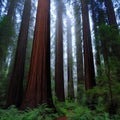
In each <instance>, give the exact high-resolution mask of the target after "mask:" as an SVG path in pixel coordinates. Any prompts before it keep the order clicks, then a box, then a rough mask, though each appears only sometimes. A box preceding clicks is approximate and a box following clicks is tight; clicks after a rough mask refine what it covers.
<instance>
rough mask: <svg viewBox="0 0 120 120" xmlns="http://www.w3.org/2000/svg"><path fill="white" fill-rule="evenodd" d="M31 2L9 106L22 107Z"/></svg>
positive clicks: (27, 4)
mask: <svg viewBox="0 0 120 120" xmlns="http://www.w3.org/2000/svg"><path fill="white" fill-rule="evenodd" d="M30 11H31V0H26V1H25V6H24V11H23V17H22V22H21V28H20V33H19V37H18V44H17V49H16V54H15V61H14V66H13V70H12V74H11V78H10V84H9V89H8V96H7V103H6V104H7V106H10V105H12V104H14V105H16V106H17V107H18V106H20V104H21V101H22V97H23V78H24V67H25V56H26V46H27V38H28V30H29V21H30Z"/></svg>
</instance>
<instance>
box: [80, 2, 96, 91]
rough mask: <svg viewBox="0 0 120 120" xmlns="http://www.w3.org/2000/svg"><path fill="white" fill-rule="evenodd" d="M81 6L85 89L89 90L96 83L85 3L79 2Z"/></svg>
mask: <svg viewBox="0 0 120 120" xmlns="http://www.w3.org/2000/svg"><path fill="white" fill-rule="evenodd" d="M81 6H82V21H83V41H84V67H85V87H86V89H91V88H93V87H94V86H95V85H96V83H95V73H94V63H93V53H92V45H91V33H90V25H89V17H88V5H87V1H85V0H81Z"/></svg>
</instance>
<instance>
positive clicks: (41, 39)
mask: <svg viewBox="0 0 120 120" xmlns="http://www.w3.org/2000/svg"><path fill="white" fill-rule="evenodd" d="M42 103H46V104H47V105H49V106H51V105H52V104H53V103H52V95H51V80H50V0H39V1H38V9H37V17H36V25H35V31H34V40H33V49H32V56H31V64H30V71H29V78H28V83H27V88H26V94H25V98H24V100H23V103H22V105H21V108H25V107H30V108H34V107H36V106H38V105H40V104H42Z"/></svg>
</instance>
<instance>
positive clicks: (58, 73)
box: [55, 0, 65, 101]
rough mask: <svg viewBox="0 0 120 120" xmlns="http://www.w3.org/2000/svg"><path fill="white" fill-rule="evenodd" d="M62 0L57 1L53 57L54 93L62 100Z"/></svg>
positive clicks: (63, 98)
mask: <svg viewBox="0 0 120 120" xmlns="http://www.w3.org/2000/svg"><path fill="white" fill-rule="evenodd" d="M62 10H63V3H62V0H58V1H57V20H56V53H55V54H56V56H55V57H56V58H55V93H56V96H57V98H58V100H59V101H64V100H65V96H64V74H63V21H62Z"/></svg>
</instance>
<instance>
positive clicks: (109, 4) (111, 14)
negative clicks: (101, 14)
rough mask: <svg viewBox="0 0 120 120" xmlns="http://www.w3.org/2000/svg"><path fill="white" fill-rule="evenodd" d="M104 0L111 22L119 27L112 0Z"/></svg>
mask: <svg viewBox="0 0 120 120" xmlns="http://www.w3.org/2000/svg"><path fill="white" fill-rule="evenodd" d="M104 1H105V6H106V10H107V14H108V21H109V24H110V25H112V26H114V27H116V28H117V27H118V25H117V21H116V17H115V12H114V7H113V3H112V0H104Z"/></svg>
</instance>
